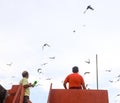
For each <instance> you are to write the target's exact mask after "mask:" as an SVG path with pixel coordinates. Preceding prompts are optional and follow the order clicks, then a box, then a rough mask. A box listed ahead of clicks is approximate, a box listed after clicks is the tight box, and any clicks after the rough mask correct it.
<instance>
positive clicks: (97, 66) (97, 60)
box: [96, 54, 98, 89]
mask: <svg viewBox="0 0 120 103" xmlns="http://www.w3.org/2000/svg"><path fill="white" fill-rule="evenodd" d="M96 83H97V89H98V56H97V54H96Z"/></svg>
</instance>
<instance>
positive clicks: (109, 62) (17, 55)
mask: <svg viewBox="0 0 120 103" xmlns="http://www.w3.org/2000/svg"><path fill="white" fill-rule="evenodd" d="M119 4H120V1H119V0H19V1H18V0H17V1H16V0H0V83H1V84H2V85H3V86H4V87H5V88H6V89H10V88H11V86H12V85H14V84H18V83H19V81H20V79H21V78H22V76H21V73H22V71H23V70H27V71H28V72H29V74H30V77H29V82H34V80H37V81H38V84H39V85H38V86H37V87H34V88H31V96H30V98H31V101H32V102H33V103H40V102H41V101H42V103H46V101H47V96H48V91H49V86H50V83H53V88H63V85H62V82H63V80H64V79H65V77H66V76H67V75H68V74H69V73H71V69H72V67H73V66H75V65H77V66H78V67H79V69H80V72H79V73H80V74H81V75H82V76H83V77H84V79H85V82H86V84H88V88H90V89H96V54H97V55H98V78H99V79H98V80H99V89H107V90H108V93H109V101H110V103H119V102H120V97H119V96H117V94H120V86H119V85H120V82H119V78H120V77H117V76H119V72H120V63H119V58H120V54H119V53H120V46H119V44H120V40H119V39H120V29H119V27H120V20H119V18H120V13H119V10H120V6H119ZM88 5H91V7H92V8H93V9H94V10H91V9H88V10H87V11H86V12H85V10H86V8H87V6H88ZM84 12H85V13H84ZM45 43H47V44H49V47H48V46H45V47H44V49H43V48H42V47H43V45H44V44H45ZM50 57H54V59H50ZM88 59H90V64H88V63H86V62H85V61H87V60H88ZM44 64H46V65H44ZM39 68H40V69H41V70H40V71H39V72H38V71H37V70H38V69H39ZM109 70H110V72H109ZM86 71H87V72H90V74H86V75H84V72H86ZM111 81H113V82H112V83H111ZM38 97H39V98H38Z"/></svg>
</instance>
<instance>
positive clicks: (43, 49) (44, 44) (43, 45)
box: [42, 43, 50, 50]
mask: <svg viewBox="0 0 120 103" xmlns="http://www.w3.org/2000/svg"><path fill="white" fill-rule="evenodd" d="M45 46H48V47H50V45H49V44H47V43H45V44H43V46H42V50H44V47H45Z"/></svg>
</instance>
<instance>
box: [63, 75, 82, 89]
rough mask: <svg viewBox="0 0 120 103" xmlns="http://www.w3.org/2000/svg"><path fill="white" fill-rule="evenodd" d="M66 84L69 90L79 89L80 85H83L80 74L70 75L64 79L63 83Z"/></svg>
mask: <svg viewBox="0 0 120 103" xmlns="http://www.w3.org/2000/svg"><path fill="white" fill-rule="evenodd" d="M67 82H69V88H71V87H81V85H83V84H84V79H83V77H82V76H81V75H80V74H78V73H72V74H69V75H68V76H67V77H66V78H65V80H64V83H67Z"/></svg>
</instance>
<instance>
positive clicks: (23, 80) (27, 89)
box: [20, 78, 30, 96]
mask: <svg viewBox="0 0 120 103" xmlns="http://www.w3.org/2000/svg"><path fill="white" fill-rule="evenodd" d="M20 84H22V85H23V86H24V85H26V84H28V79H27V78H23V79H22V80H21V81H20ZM25 96H30V89H29V87H28V88H26V89H25Z"/></svg>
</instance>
